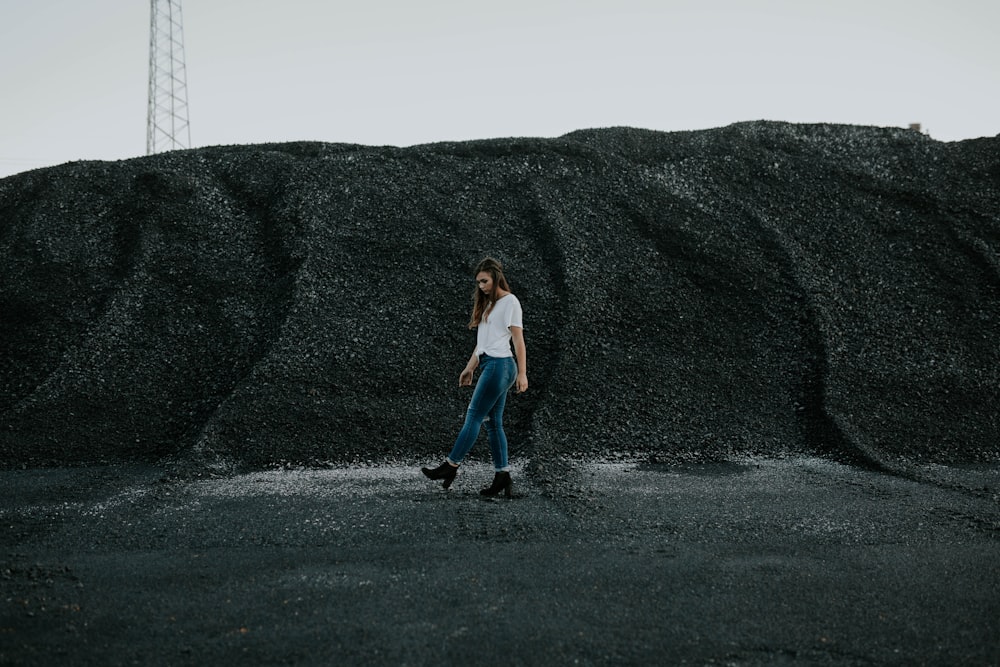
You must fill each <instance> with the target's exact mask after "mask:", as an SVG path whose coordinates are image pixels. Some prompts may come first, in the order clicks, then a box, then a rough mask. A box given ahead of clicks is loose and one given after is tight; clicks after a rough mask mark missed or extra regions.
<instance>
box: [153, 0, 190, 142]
mask: <svg viewBox="0 0 1000 667" xmlns="http://www.w3.org/2000/svg"><path fill="white" fill-rule="evenodd" d="M149 16H150V18H149V109H148V112H147V115H146V155H152V154H153V153H159V152H161V151H169V150H174V149H177V148H190V147H191V126H190V124H189V123H188V103H187V69H186V68H185V66H184V26H183V22H182V20H181V2H180V0H150V14H149Z"/></svg>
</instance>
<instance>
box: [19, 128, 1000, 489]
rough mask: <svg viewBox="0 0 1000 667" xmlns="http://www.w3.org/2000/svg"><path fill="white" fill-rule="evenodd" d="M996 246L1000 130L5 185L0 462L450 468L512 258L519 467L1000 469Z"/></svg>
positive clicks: (164, 158) (428, 153) (670, 141)
mask: <svg viewBox="0 0 1000 667" xmlns="http://www.w3.org/2000/svg"><path fill="white" fill-rule="evenodd" d="M998 252H1000V137H994V138H985V139H979V140H972V141H964V142H960V143H941V142H937V141H934V140H932V139H930V138H928V137H927V136H924V135H921V134H919V133H917V132H913V131H909V130H899V129H882V128H872V127H853V126H836V125H790V124H782V123H771V122H750V123H740V124H736V125H732V126H729V127H725V128H722V129H717V130H708V131H699V132H682V133H659V132H652V131H644V130H637V129H624V128H617V129H604V130H588V131H580V132H574V133H572V134H569V135H566V136H564V137H560V138H558V139H497V140H487V141H472V142H464V143H442V144H433V145H426V146H416V147H411V148H394V147H367V146H354V145H334V144H322V143H294V144H282V145H261V146H236V147H215V148H204V149H196V150H191V151H183V152H175V153H167V154H162V155H157V156H152V157H145V158H138V159H133V160H128V161H123V162H117V163H107V162H78V163H71V164H66V165H62V166H59V167H53V168H49V169H43V170H38V171H32V172H27V173H23V174H19V175H16V176H12V177H9V178H6V179H3V180H0V263H2V266H3V272H2V277H0V281H2V282H0V312H2V317H0V460H2V465H3V466H4V467H7V468H16V467H20V466H39V465H43V466H44V465H64V464H73V465H76V464H84V463H87V464H95V463H102V462H103V463H129V462H131V463H156V462H172V463H173V464H175V465H177V466H181V467H184V466H193V467H194V469H196V470H203V469H204V468H205V467H206V466H208V467H210V468H212V469H214V470H222V471H226V470H233V469H250V468H259V467H262V466H265V467H266V466H269V465H277V464H282V463H287V464H310V465H317V464H325V463H337V462H350V461H378V460H401V459H407V460H416V459H423V458H427V457H435V458H436V457H438V456H440V455H441V454H443V453H444V452H445V451H446V450H447V449H448V447H450V444H451V442H452V440H453V438H454V436H455V433H456V431H457V428H458V425H459V422H460V420H461V416H462V414H463V412H464V408H465V403H466V401H467V398H468V394H467V393H466V392H464V391H461V390H459V389H458V388H457V387H456V384H457V382H456V378H457V375H458V371H459V370H460V368H461V366H462V365H463V363H464V361H465V359H466V358H467V356H468V354H469V351H470V350H471V348H472V346H473V345H474V339H473V334H472V333H471V332H469V331H468V330H467V329H466V328H465V326H464V323H465V321H466V317H467V310H468V306H469V294H470V293H471V287H472V285H471V280H470V267H471V266H472V265H473V264H474V263H475V262H476V261H477V260H478V259H480V258H481V257H482V256H484V255H487V254H490V255H495V256H497V257H498V258H500V259H501V260H502V261H503V262H504V263H505V265H506V268H507V271H508V274H509V277H510V279H511V282H512V285H513V289H514V291H515V293H517V294H518V296H519V298H520V299H521V301H522V303H523V305H524V308H525V316H526V338H527V342H528V349H529V358H530V368H531V370H530V378H531V390H530V392H528V394H526V395H525V396H523V397H517V398H516V399H514V400H513V401H511V402H510V404H509V408H508V410H509V412H508V417H507V420H506V425H507V429H508V433H509V436H510V439H511V442H512V455H513V457H514V459H515V460H518V459H519V460H522V461H527V460H531V461H533V462H536V463H541V462H545V461H551V462H557V461H559V460H562V459H565V458H566V457H572V456H576V455H584V456H588V457H595V456H596V457H603V458H615V457H636V456H638V457H640V458H643V457H645V458H648V459H649V460H653V461H660V462H683V461H713V460H724V459H726V458H728V457H731V456H732V455H733V454H737V453H741V454H762V455H767V456H784V455H790V454H809V455H820V456H823V457H827V458H830V459H834V460H838V461H842V462H848V463H852V464H858V465H861V466H863V467H867V468H872V469H888V470H903V469H913V467H914V466H915V465H918V464H925V463H933V462H939V463H940V462H990V461H997V460H998V459H1000V449H998V443H1000V417H998V413H1000V411H998V410H997V407H996V406H997V405H1000V346H998V344H997V341H998V340H1000V259H998ZM475 452H476V454H475V455H476V456H478V457H479V460H483V459H485V457H486V454H485V448H479V449H477V450H475Z"/></svg>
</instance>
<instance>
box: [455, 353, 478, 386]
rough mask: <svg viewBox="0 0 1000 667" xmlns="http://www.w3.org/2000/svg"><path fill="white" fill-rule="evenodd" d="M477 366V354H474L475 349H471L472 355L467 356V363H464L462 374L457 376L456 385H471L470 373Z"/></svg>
mask: <svg viewBox="0 0 1000 667" xmlns="http://www.w3.org/2000/svg"><path fill="white" fill-rule="evenodd" d="M478 366H479V355H478V354H476V350H473V351H472V356H471V357H469V363H467V364H465V370H463V371H462V374H461V375H459V376H458V386H459V387H471V386H472V375H473V373H475V372H476V368H477V367H478Z"/></svg>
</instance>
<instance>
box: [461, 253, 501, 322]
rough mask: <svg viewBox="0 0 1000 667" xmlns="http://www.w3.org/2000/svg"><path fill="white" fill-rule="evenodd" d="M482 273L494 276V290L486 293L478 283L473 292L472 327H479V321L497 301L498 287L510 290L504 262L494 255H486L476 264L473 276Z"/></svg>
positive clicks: (470, 320)
mask: <svg viewBox="0 0 1000 667" xmlns="http://www.w3.org/2000/svg"><path fill="white" fill-rule="evenodd" d="M480 273H488V274H490V275H491V276H492V277H493V290H492V291H491V292H490V293H489V294H486V293H485V292H483V290H481V289H479V285H478V284H477V285H476V287H475V290H474V291H473V292H472V316H471V317H470V318H469V328H470V329H475V328H476V327H478V326H479V323H480V322H481V321H482V320H483V315H485V314H486V313H487V312H489V310H490V308H492V307H493V304H494V303H496V301H497V290H498V289H501V290H503V291H505V292H509V291H510V285H508V284H507V278H506V276H504V275H503V264H501V263H500V262H498V261H497V260H495V259H493V258H492V257H486V258H485V259H483V261H481V262H479V264H476V270H475V271H473V272H472V276H473V277H476V276H478V275H479V274H480Z"/></svg>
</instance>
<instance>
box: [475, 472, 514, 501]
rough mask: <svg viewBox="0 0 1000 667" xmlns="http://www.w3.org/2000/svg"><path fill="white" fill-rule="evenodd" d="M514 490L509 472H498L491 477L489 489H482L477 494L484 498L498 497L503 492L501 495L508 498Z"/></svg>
mask: <svg viewBox="0 0 1000 667" xmlns="http://www.w3.org/2000/svg"><path fill="white" fill-rule="evenodd" d="M513 489H514V482H513V480H511V478H510V473H509V472H506V471H504V472H498V473H496V474H495V475H493V483H492V484H490V486H489V488H486V489H483V490H482V491H480V492H479V493H480V494H481V495H484V496H498V495H500V492H501V491H503V495H504V496H505V497H507V498H510V496H511V494H512V492H513Z"/></svg>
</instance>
